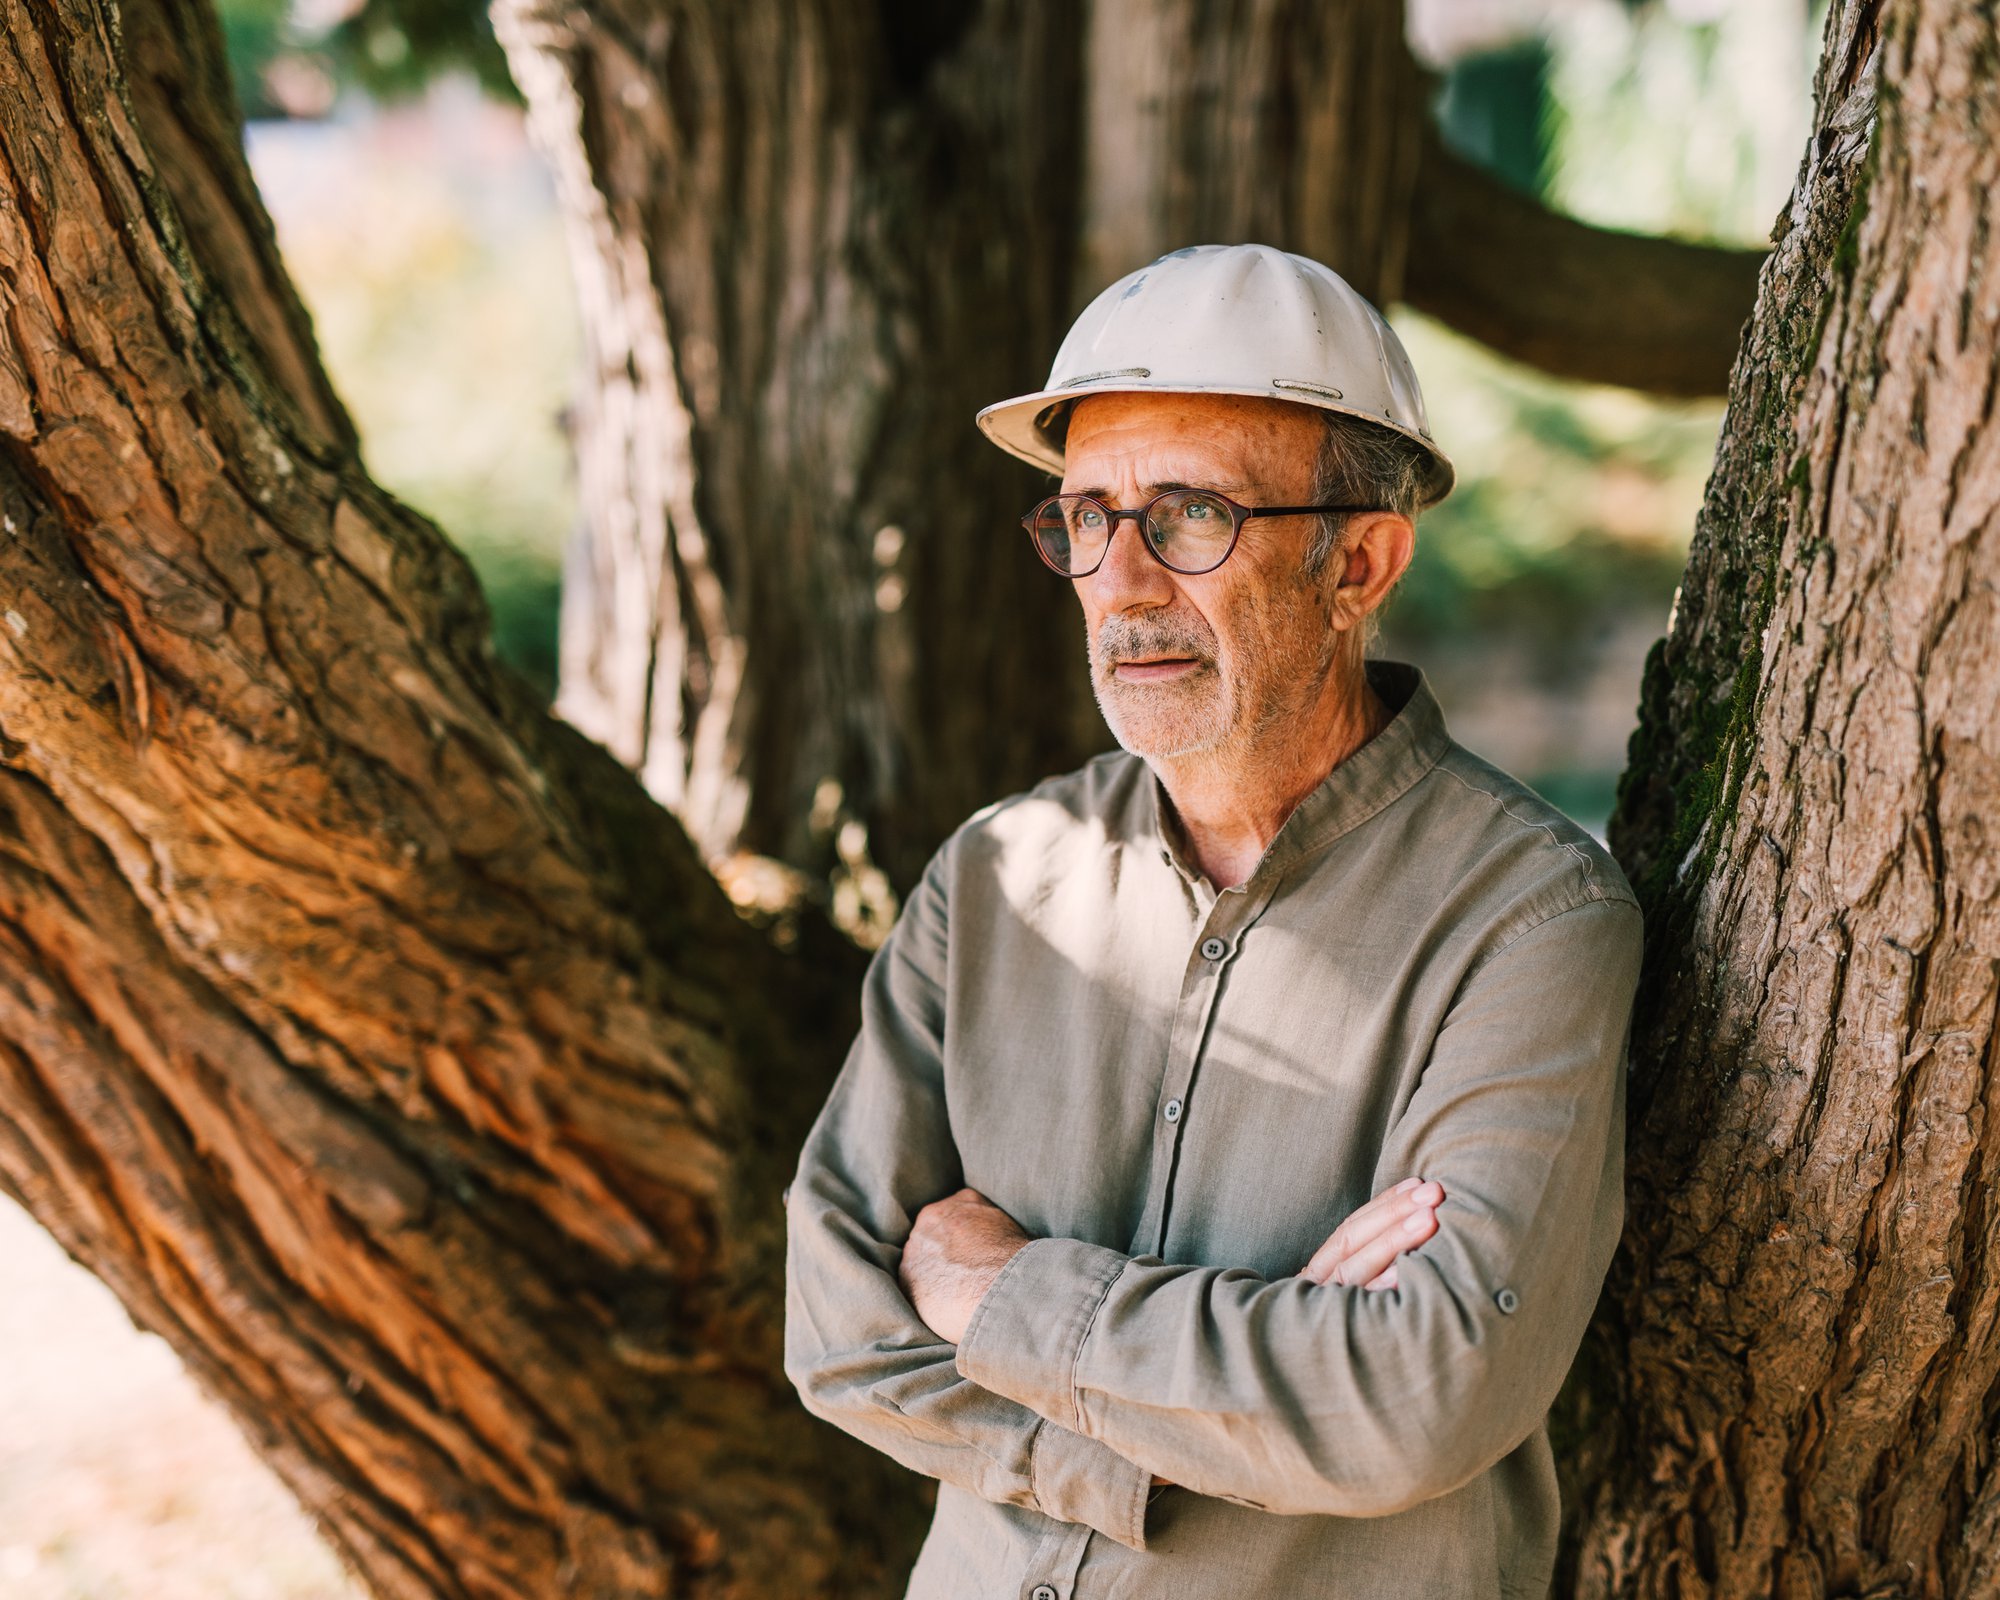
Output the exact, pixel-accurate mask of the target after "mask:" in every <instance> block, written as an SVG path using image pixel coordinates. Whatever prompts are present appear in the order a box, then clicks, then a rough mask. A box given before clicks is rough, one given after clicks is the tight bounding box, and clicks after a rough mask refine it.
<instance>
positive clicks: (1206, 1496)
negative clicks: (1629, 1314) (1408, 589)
mask: <svg viewBox="0 0 2000 1600" xmlns="http://www.w3.org/2000/svg"><path fill="white" fill-rule="evenodd" d="M980 420H981V424H982V426H983V427H984V428H985V429H986V431H987V432H988V434H989V435H990V436H992V437H993V438H994V439H996V440H997V441H998V442H999V443H1001V444H1002V445H1003V446H1004V447H1006V448H1008V449H1011V450H1013V451H1014V452H1015V453H1017V454H1020V455H1023V456H1025V457H1027V458H1028V459H1031V460H1036V461H1039V462H1041V463H1043V464H1044V465H1046V466H1049V467H1050V468H1052V469H1054V470H1059V471H1060V472H1061V474H1062V487H1061V492H1060V493H1059V494H1057V495H1055V496H1053V497H1052V498H1051V499H1050V500H1049V501H1048V502H1046V503H1045V504H1043V505H1041V506H1039V507H1037V508H1036V509H1035V510H1034V511H1032V512H1031V513H1030V514H1029V515H1028V517H1027V518H1026V519H1024V520H1025V522H1026V525H1027V527H1028V530H1029V533H1030V537H1031V539H1032V541H1033V544H1034V548H1035V550H1036V551H1037V552H1038V553H1039V554H1040V556H1041V558H1042V559H1043V560H1044V561H1045V562H1047V563H1048V565H1050V566H1051V567H1053V568H1054V569H1055V570H1056V571H1057V572H1058V573H1060V574H1062V575H1063V576H1065V577H1066V578H1067V579H1068V580H1069V582H1070V583H1071V585H1072V586H1073V588H1074V590H1075V593H1076V597H1077V600H1078V601H1079V603H1080V604H1081V606H1082V608H1083V617H1084V622H1085V625H1086V629H1087V635H1088V643H1089V652H1090V666H1091V678H1092V682H1093V683H1094V685H1095V687H1096V691H1097V696H1098V702H1099V704H1100V705H1101V707H1102V708H1103V711H1104V715H1105V719H1106V721H1107V722H1109V724H1110V726H1111V729H1112V731H1113V732H1114V733H1115V734H1116V736H1117V739H1118V742H1119V744H1120V745H1121V746H1123V749H1122V750H1120V751H1115V752H1112V753H1110V754H1107V755H1103V756H1099V757H1098V758H1096V759H1095V760H1093V761H1090V762H1087V763H1086V764H1085V765H1084V766H1083V767H1082V768H1080V769H1079V770H1077V771H1076V772H1073V773H1069V774H1067V775H1065V776H1063V777H1059V778H1052V779H1050V780H1048V781H1047V782H1045V783H1042V784H1040V785H1039V786H1037V787H1036V788H1034V789H1032V790H1029V791H1028V792H1027V793H1025V794H1021V795H1016V796H1014V797H1013V798H1011V799H1007V800H1003V801H1000V802H999V803H997V804H995V805H992V806H989V807H987V808H986V809H985V810H983V811H981V812H979V813H977V814H976V815H975V816H973V817H972V818H971V819H970V820H969V821H967V822H966V823H965V824H964V825H963V826H962V827H961V828H960V829H959V830H958V831H957V832H956V833H955V834H954V835H953V836H952V837H951V838H950V839H949V840H947V841H946V843H945V844H944V846H943V847H942V848H941V849H940V850H939V851H938V853H937V855H936V857H935V858H934V859H933V860H932V862H931V864H930V867H929V869H928V870H927V871H926V872H925V874H924V877H923V879H922V881H921V882H920V883H919V884H918V885H917V887H916V889H915V890H914V891H913V892H912V894H911V896H910V898H909V901H908V904H907V905H906V906H905V907H904V910H903V914H902V917H901V919H900V920H899V921H898V923H897V925H896V927H895V929H894V931H893V933H892V934H891V936H890V938H889V940H888V942H887V943H886V944H885V945H884V946H883V948H882V949H881V951H880V952H879V953H878V954H877V956H876V958H875V961H874V963H873V965H872V966H871V968H870V970H869V973H868V977H867V981H866V987H865V991H864V997H863V1020H862V1027H861V1032H860V1036H859V1037H858V1038H857V1039H856V1040H855V1042H854V1046H853V1050H852V1052H851V1054H850V1055H849V1057H848V1060H847V1064H846V1066H845V1068H844V1070H843V1071H842V1073H841V1076H840V1079H839V1081H838V1083H837V1084H836V1085H835V1087H834V1090H833V1093H832V1095H831V1097H830V1098H829V1099H828V1102H827V1105H826V1108H825V1110H824V1111H823V1112H822V1113H821V1116H820V1118H819V1121H818V1122H817V1124H816V1125H815V1127H814V1129H813V1131H812V1134H811V1135H810V1137H809V1138H808V1140H807V1143H806V1147H805V1150H804V1152H803V1154H802V1155H801V1157H800V1161H799V1167H798V1173H797V1176H796V1178H795V1180H794V1182H793V1184H792V1186H791V1189H790V1192H789V1199H788V1211H789V1229H790V1232H789V1239H790V1248H789V1257H788V1273H787V1316H786V1370H787V1372H788V1373H789V1375H790V1376H791V1378H792V1381H793V1382H794V1383H796V1384H797V1385H798V1388H799V1391H800V1393H801V1394H802V1396H803V1397H804V1399H805V1402H806V1404H807V1405H808V1406H809V1407H810V1408H811V1409H812V1410H813V1411H815V1412H816V1413H818V1414H819V1415H821V1416H824V1417H826V1418H828V1419H830V1420H831V1421H833V1422H835V1423H837V1424H838V1425H839V1426H841V1427H842V1428H845V1429H846V1430H848V1431H849V1432H850V1433H853V1434H855V1435H856V1436H857V1437H859V1438H861V1439H864V1440H866V1441H867V1442H868V1443H870V1444H872V1445H874V1446H875V1447H877V1448H878V1449H881V1450H883V1451H886V1452H887V1453H888V1454H890V1455H891V1456H893V1457H895V1458H896V1459H897V1460H899V1461H901V1462H903V1463H905V1464H906V1465H908V1466H910V1467H912V1468H914V1469H915V1470H917V1471H918V1472H922V1473H925V1474H928V1475H929V1476H931V1477H934V1478H936V1479H938V1480H939V1482H940V1488H939V1491H938V1500H937V1510H936V1514H935V1517H934V1519H933V1522H932V1525H931V1531H930V1535H929V1537H928V1539H927V1540H926V1542H925V1544H924V1547H923V1552H922V1554H921V1556H920V1557H919V1559H918V1562H917V1566H916V1570H915V1572H914V1574H913V1576H912V1578H911V1582H910V1589H909V1593H910V1594H911V1595H912V1596H919V1597H940V1600H941V1597H953V1600H972V1597H980V1600H995V1597H1001V1596H1006V1597H1018V1600H1098V1597H1113V1596H1121V1597H1122V1596H1146V1597H1166V1596H1172V1597H1176V1600H1198V1597H1201V1600H1206V1597H1211V1596H1213V1597H1224V1596H1227V1597H1231V1600H1242V1597H1246V1596H1253V1595H1254V1596H1286V1597H1293V1596H1306V1595H1341V1596H1354V1597H1365V1600H1385V1597H1400V1596H1409V1597H1433V1600H1472V1597H1480V1596H1518V1595H1540V1594H1544V1593H1546V1591H1547V1589H1548V1586H1549V1581H1550V1573H1551V1569H1552V1565H1553V1561H1554V1555H1555V1539H1556V1527H1557V1512H1558V1506H1557V1494H1556V1480H1555V1471H1554V1463H1553V1460H1552V1457H1551V1453H1550V1448H1549V1441H1548V1435H1547V1430H1546V1416H1547V1412H1548V1408H1549V1405H1550V1403H1551V1402H1552V1400H1553V1399H1554V1397H1555V1394H1556V1390H1557V1388H1558V1386H1559V1385H1560V1383H1561V1381H1562V1379H1563V1376H1564V1373H1565V1371H1566V1370H1567V1368H1568V1366H1569V1364H1570V1362H1571V1360H1572V1359H1573V1357H1574V1355H1575V1353H1576V1349H1577V1346H1578V1344H1579V1342H1580V1341H1581V1339H1582V1336H1583V1332H1584V1329H1585V1325H1586V1323H1587V1322H1588V1320H1589V1316H1590V1312H1591V1309H1592V1306H1593V1304H1594V1302H1595V1300H1596V1297H1597V1292H1598V1289H1599V1286H1600V1284H1601V1282H1602V1279H1603V1275H1604V1273H1605V1270H1606V1269H1607V1267H1608V1265H1609V1263H1610V1260H1611V1255H1612V1250H1613V1247H1614V1245H1615V1243H1616V1241H1617V1238H1618V1233H1619V1228H1620V1224H1621V1221H1622V1217H1623V1197H1622V1187H1621V1186H1622V1178H1623V1150H1622V1147H1623V1116H1624V1082H1623V1080H1624V1057H1625V1048H1626V1043H1627V1037H1626V1035H1627V1027H1628V1021H1629V1016H1630V1012H1631V1004H1632V996H1633V991H1634V987H1635V985H1636V983H1637V977H1638V968H1639V954H1640V917H1639V910H1638V906H1637V903H1636V901H1635V900H1634V899H1633V896H1632V892H1631V890H1630V888H1629V887H1628V886H1627V884H1626V882H1625V879H1624V878H1623V876H1622V875H1621V874H1620V872H1619V870H1618V868H1617V866H1616V865H1615V864H1614V863H1613V862H1612V861H1611V859H1610V858H1609V857H1608V856H1607V855H1606V854H1605V852H1604V851H1603V850H1602V849H1601V848H1600V847H1599V846H1598V845H1597V844H1596V843H1595V842H1594V841H1593V840H1592V839H1591V838H1590V836H1589V835H1588V834H1587V833H1585V832H1584V831H1583V830H1582V829H1580V828H1578V827H1577V826H1576V825H1575V824H1574V823H1572V822H1571V821H1569V820H1568V819H1567V818H1566V817H1564V816H1563V815H1562V814H1561V813H1560V812H1558V811H1556V810H1555V809H1554V808H1553V807H1551V806H1550V805H1549V804H1548V803H1547V802H1545V801H1543V800H1542V799H1540V798H1539V797H1538V796H1537V795H1536V794H1535V793H1534V792H1533V791H1532V790H1529V789H1527V788H1525V787H1524V786H1523V785H1521V784H1520V783H1518V782H1516V781H1514V780H1513V779H1511V778H1509V777H1507V776H1506V775H1505V774H1504V773H1502V772H1500V771H1498V770H1496V769H1495V768H1494V767H1492V766H1490V765H1488V764H1487V763H1485V762H1483V761H1481V760H1479V759H1478V758H1477V757H1475V756H1473V755H1471V754H1469V753H1468V752H1467V751H1465V750H1464V749H1463V748H1461V747H1460V746H1458V745H1457V744H1455V743H1453V742H1452V740H1451V739H1450V737H1449V736H1448V735H1447V733H1446V731H1445V725H1444V720H1443V717H1442V715H1441V714H1440V712H1439V709H1438V706H1437V702H1436V701H1435V699H1434V698H1433V697H1432V694H1431V691H1430V690H1429V688H1428V687H1427V685H1426V683H1425V681H1424V678H1423V675H1422V674H1421V673H1420V672H1418V671H1417V670H1416V669H1414V668H1412V667H1409V666H1405V665H1401V664H1398V663H1392V662H1386V661H1372V660H1366V659H1365V658H1364V654H1363V645H1364V641H1365V640H1366V638H1367V635H1368V632H1369V628H1370V624H1371V621H1372V619H1373V618H1374V616H1375V614H1376V612H1377V611H1378V609H1379V608H1380V607H1381V605H1382V603H1383V601H1384V599H1385V598H1386V597H1387V596H1388V594H1389V592H1390V590H1391V589H1392V588H1393V587H1394V586H1395V584H1396V582H1397V580H1398V578H1399V577H1400V576H1401V575H1402V573H1403V571H1404V569H1405V567H1407V566H1408V564H1409V561H1410V558H1411V552H1412V548H1413V540H1414V524H1413V519H1414V517H1415V514H1416V513H1417V511H1418V510H1419V509H1420V508H1421V507H1422V506H1423V505H1425V504H1427V503H1430V502H1433V501H1435V500H1436V499H1437V498H1439V497H1440V496H1441V495H1442V494H1443V493H1444V492H1445V490H1447V489H1448V488H1449V486H1450V482H1451V468H1450V465H1449V463H1448V462H1446V460H1445V458H1444V457H1443V455H1442V454H1441V453H1440V452H1439V451H1438V450H1437V449H1436V447H1435V446H1434V445H1433V444H1432V443H1431V440H1430V436H1429V432H1428V429H1427V427H1426V425H1425V421H1424V414H1423V406H1422V399H1421V397H1420V395H1419V393H1418V390H1417V385H1416V380H1415V377H1414V374H1412V373H1411V372H1410V370H1409V365H1408V360H1407V358H1406V357H1405V355H1404V353H1403V351H1402V348H1401V346H1400V344H1399V343H1398V342H1397V340H1396V337H1395V335H1394V333H1393V332H1391V331H1390V329H1389V327H1388V325H1387V324H1386V323H1385V322H1383V321H1382V319H1381V318H1380V317H1379V316H1378V315H1377V314H1376V313H1375V311H1374V309H1373V308H1372V307H1370V306H1368V304H1367V303H1366V301H1364V300H1362V299H1361V297H1360V296H1358V295H1356V294H1355V293H1354V291H1353V290H1352V289H1350V288H1349V287H1348V286H1347V285H1346V284H1345V283H1344V282H1343V281H1342V280H1341V279H1340V278H1339V277H1337V276H1336V275H1335V274H1334V273H1332V272H1330V271H1329V270H1328V269H1326V268H1325V267H1323V266H1321V265H1319V264H1318V263H1317V262H1312V261H1307V260H1305V259H1303V258H1301V257H1298V256H1293V255H1289V254H1287V253H1285V252H1283V251H1278V250H1273V249H1269V248H1267V247H1264V246H1259V245H1241V246H1231V247H1218V246H1207V247H1202V248H1198V249H1193V250H1184V251H1177V252H1175V253H1174V254H1173V255H1171V256H1167V257H1163V258H1162V259H1161V260H1159V261H1156V262H1154V263H1153V264H1152V265H1151V266H1149V267H1147V268H1145V269H1144V270H1142V271H1140V272H1137V273H1134V274H1132V275H1131V276H1130V277H1129V278H1127V279H1125V280H1122V281H1121V282H1119V283H1117V284H1114V285H1112V287H1111V288H1110V289H1108V290H1107V291H1105V293H1104V294H1103V295H1102V296H1100V297H1099V298H1098V299H1097V300H1096V301H1095V302H1094V303H1093V304H1092V305H1091V307H1090V308H1089V309H1088V310H1086V311H1085V313H1084V315H1083V317H1082V318H1081V319H1080V320H1079V321H1078V323H1077V326H1076V328H1075V329H1073V330H1072V332H1071V334H1070V336H1069V338H1068V339H1067V340H1066V341H1065V343H1064V346H1063V349H1062V352H1061V353H1060V354H1059V355H1058V356H1057V359H1056V366H1055V371H1054V372H1053V373H1052V374H1051V376H1050V380H1049V385H1048V387H1047V388H1046V389H1044V390H1041V391H1039V392H1038V393H1036V394H1033V395H1029V396H1025V397H1023V398H1022V399H1020V400H1016V401H1009V402H1006V403H1005V404H1003V405H1000V406H996V407H992V408H989V410H988V411H986V412H983V413H981V418H980ZM1121 535H1122V537H1121ZM1370 1196H1374V1198H1373V1199H1372V1200H1371V1199H1370V1198H1369V1197H1370Z"/></svg>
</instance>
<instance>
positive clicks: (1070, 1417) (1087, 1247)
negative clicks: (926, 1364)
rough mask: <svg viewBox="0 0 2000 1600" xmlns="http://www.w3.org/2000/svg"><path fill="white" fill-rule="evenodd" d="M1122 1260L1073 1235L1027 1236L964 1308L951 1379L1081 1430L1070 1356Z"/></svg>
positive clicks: (1078, 1348)
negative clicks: (973, 1305) (968, 1315)
mask: <svg viewBox="0 0 2000 1600" xmlns="http://www.w3.org/2000/svg"><path fill="white" fill-rule="evenodd" d="M1128 1259H1129V1258H1128V1257H1125V1256H1121V1255H1120V1254H1119V1253H1118V1252H1117V1251H1115V1250H1106V1249H1105V1248H1104V1247H1103V1246H1101V1245H1094V1244H1085V1243H1084V1242H1083V1241H1082V1240H1080V1239H1031V1240H1030V1241H1029V1242H1028V1243H1027V1244H1026V1245H1024V1246H1023V1247H1022V1248H1021V1249H1019V1250H1017V1251H1015V1252H1014V1257H1013V1259H1012V1260H1011V1261H1009V1262H1008V1263H1007V1265H1006V1266H1004V1267H1002V1268H1001V1269H1000V1274H999V1276H998V1277H996V1278H995V1279H994V1280H993V1283H992V1285H991V1287H989V1288H988V1289H987V1291H986V1297H985V1298H984V1299H983V1300H981V1301H980V1302H979V1306H978V1309H976V1310H975V1311H974V1312H973V1313H972V1320H971V1321H970V1322H969V1323H968V1324H967V1325H966V1329H965V1337H964V1338H963V1339H961V1340H959V1342H958V1372H959V1376H960V1377H963V1378H969V1379H971V1380H972V1382H974V1383H976V1384H978V1385H979V1386H980V1387H981V1388H982V1389H989V1390H991V1391H992V1392H993V1393H994V1394H999V1395H1005V1396H1006V1397H1007V1398H1008V1399H1009V1400H1015V1401H1018V1402H1019V1403H1020V1404H1022V1405H1024V1406H1026V1407H1027V1408H1028V1409H1029V1410H1030V1411H1034V1412H1038V1413H1040V1414H1041V1415H1042V1416H1044V1417H1046V1418H1048V1420H1049V1421H1051V1422H1054V1423H1059V1424H1061V1425H1062V1426H1063V1427H1065V1428H1068V1429H1070V1430H1071V1431H1072V1432H1075V1433H1082V1432H1083V1418H1082V1416H1081V1415H1080V1413H1079V1411H1078V1409H1077V1403H1076V1384H1075V1375H1076V1361H1077V1356H1078V1354H1079V1353H1080V1352H1081V1351H1082V1349H1083V1341H1084V1338H1085V1337H1086V1336H1087V1335H1088V1334H1089V1332H1090V1324H1091V1322H1092V1320H1093V1319H1094V1318H1095V1317H1096V1316H1097V1309H1098V1307H1099V1306H1101V1305H1103V1304H1104V1297H1105V1296H1106V1295H1107V1294H1109V1293H1110V1291H1111V1285H1112V1283H1113V1281H1114V1280H1115V1279H1116V1278H1117V1276H1118V1274H1119V1273H1121V1272H1123V1271H1124V1270H1125V1264H1126V1261H1127V1260H1128Z"/></svg>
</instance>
